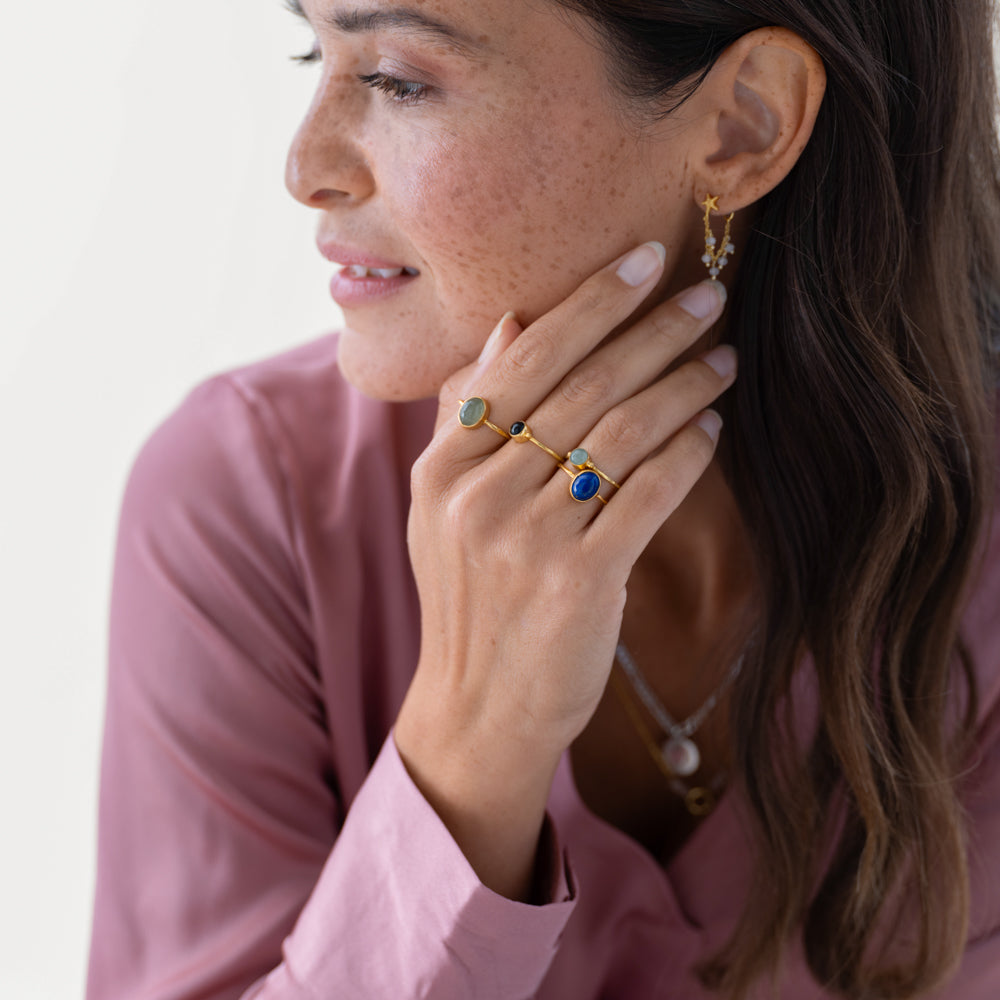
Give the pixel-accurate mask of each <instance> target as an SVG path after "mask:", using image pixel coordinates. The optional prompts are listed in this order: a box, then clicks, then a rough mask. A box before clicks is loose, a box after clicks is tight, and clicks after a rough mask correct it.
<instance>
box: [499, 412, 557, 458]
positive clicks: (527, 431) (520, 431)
mask: <svg viewBox="0 0 1000 1000" xmlns="http://www.w3.org/2000/svg"><path fill="white" fill-rule="evenodd" d="M510 436H511V437H512V438H513V439H514V440H515V441H530V442H531V443H532V444H533V445H536V446H537V447H539V448H541V449H542V451H544V452H545V453H546V454H547V455H551V456H552V457H553V458H554V459H555V460H556V461H557V462H558V463H559V464H560V465H562V460H563V459H562V455H560V454H558V452H554V451H553V450H552V449H551V448H550V447H548V445H544V444H542V442H541V441H539V440H538V438H536V437H535V436H534V435H533V434H532V433H531V428H530V427H529V426H528V425H527V424H526V423H525V422H524V421H523V420H517V421H515V422H514V423H512V424H511V425H510Z"/></svg>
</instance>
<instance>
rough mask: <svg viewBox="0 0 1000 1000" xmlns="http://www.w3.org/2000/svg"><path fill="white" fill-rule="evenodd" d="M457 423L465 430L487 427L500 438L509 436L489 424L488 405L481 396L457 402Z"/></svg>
mask: <svg viewBox="0 0 1000 1000" xmlns="http://www.w3.org/2000/svg"><path fill="white" fill-rule="evenodd" d="M458 403H459V408H458V422H459V423H460V424H461V425H462V426H463V427H464V428H466V430H470V431H471V430H475V429H476V428H477V427H489V429H490V430H491V431H496V432H497V434H499V435H500V437H502V438H505V439H508V440H509V438H510V435H509V434H508V433H507V432H506V431H505V430H504V429H503V428H502V427H497V425H496V424H491V423H490V421H489V420H488V419H487V417H489V415H490V404H489V403H487V402H486V400H485V399H483V397H482V396H471V397H470V398H469V399H460V400H459V401H458Z"/></svg>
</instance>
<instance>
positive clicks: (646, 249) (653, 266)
mask: <svg viewBox="0 0 1000 1000" xmlns="http://www.w3.org/2000/svg"><path fill="white" fill-rule="evenodd" d="M666 259H667V251H666V250H665V249H664V247H663V244H662V243H657V242H656V241H655V240H652V241H651V242H649V243H643V245H642V246H641V247H636V249H635V250H633V251H632V252H631V253H630V254H629V255H628V256H627V257H626V258H625V259H624V260H623V261H622V262H621V263H620V264H619V265H618V272H617V274H618V277H619V278H621V279H622V281H624V282H625V284H626V285H631V286H632V287H633V288H638V287H639V285H642V284H644V283H645V282H647V281H649V279H650V278H652V277H653V275H654V274H656V273H657V272H658V271H659V270H660V268H662V267H663V262H664V261H665V260H666Z"/></svg>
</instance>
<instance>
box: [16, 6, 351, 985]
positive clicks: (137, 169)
mask: <svg viewBox="0 0 1000 1000" xmlns="http://www.w3.org/2000/svg"><path fill="white" fill-rule="evenodd" d="M311 41H312V36H311V33H310V32H309V30H308V28H307V27H305V26H304V25H301V24H299V23H298V22H297V20H296V19H295V18H293V17H292V15H290V14H288V13H286V12H285V11H284V10H283V9H282V6H281V2H280V0H159V2H152V0H98V2H93V0H20V2H16V3H15V2H10V3H5V4H4V11H3V25H2V28H0V447H2V465H0V470H2V471H0V588H2V590H0V656H2V670H3V677H4V683H3V689H2V697H0V761H2V765H0V767H2V770H0V776H2V798H0V803H2V805H0V997H2V998H5V1000H36V998H37V1000H62V998H69V1000H72V998H78V997H81V996H82V994H83V983H84V975H85V967H86V952H87V947H88V943H89V927H88V924H89V919H90V907H91V898H92V892H93V877H94V873H93V866H94V852H95V821H96V802H97V768H98V759H99V750H100V734H101V724H102V717H103V697H104V692H103V685H104V670H105V666H104V660H105V651H106V630H107V608H108V596H109V589H110V583H111V565H112V557H113V549H114V536H115V529H116V522H117V514H118V505H119V503H120V499H121V492H122V489H123V487H124V484H125V478H126V476H127V473H128V470H129V468H130V465H131V462H132V460H133V459H134V457H135V454H136V452H137V450H138V448H139V447H140V446H141V444H142V442H143V441H144V440H145V438H146V437H147V436H148V434H149V433H150V432H151V431H152V429H153V428H154V427H155V426H156V425H157V424H158V423H159V422H160V421H161V420H162V419H163V418H164V417H165V416H166V415H167V414H168V413H169V412H170V411H171V410H172V409H173V408H174V407H175V406H176V405H177V404H178V403H179V402H180V400H181V399H182V397H183V396H184V395H185V394H186V393H187V392H188V391H189V390H190V389H191V388H192V387H193V386H194V385H195V384H196V383H197V382H198V381H200V380H202V379H204V378H205V377H207V376H208V375H210V374H213V373H214V372H216V371H220V370H224V369H227V368H230V367H233V366H235V365H237V364H241V363H243V362H246V361H251V360H254V359H256V358H259V357H264V356H266V355H269V354H273V353H277V352H278V351H280V350H283V349H285V348H288V347H291V346H294V345H295V344H298V343H302V342H304V341H306V340H311V339H312V338H314V337H316V336H319V335H321V334H322V333H325V332H326V331H327V330H329V329H331V328H333V327H334V326H336V325H337V322H338V317H337V315H336V312H335V307H334V305H333V303H332V301H331V300H330V298H329V296H328V294H327V290H326V283H327V280H328V278H329V275H330V273H331V272H332V268H333V265H331V264H329V263H328V262H326V261H324V260H323V259H322V258H321V257H320V256H319V254H318V252H317V250H316V248H315V245H314V243H313V240H314V233H315V228H314V227H315V222H316V213H315V212H312V211H310V210H309V209H307V208H305V207H304V206H302V205H300V204H298V203H297V202H296V201H294V200H293V199H292V197H291V196H290V195H289V194H288V193H287V191H286V190H285V187H284V180H283V173H284V159H285V153H286V150H287V147H288V143H289V141H290V139H291V137H292V135H293V134H294V131H295V128H296V127H297V125H298V122H299V120H300V118H301V116H302V114H303V113H304V112H305V109H306V107H307V106H308V102H309V97H310V95H311V91H312V87H313V86H314V84H315V81H316V80H317V79H318V72H319V71H318V69H317V68H315V67H302V66H299V65H298V64H296V63H293V62H291V61H289V59H288V56H289V55H291V54H292V53H298V52H305V51H307V50H308V48H309V47H310V45H311Z"/></svg>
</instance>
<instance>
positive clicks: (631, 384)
mask: <svg viewBox="0 0 1000 1000" xmlns="http://www.w3.org/2000/svg"><path fill="white" fill-rule="evenodd" d="M713 286H714V287H713ZM720 288H722V286H719V285H718V282H713V281H705V282H701V283H699V284H697V285H694V286H692V287H691V288H687V289H685V290H684V291H683V292H680V293H679V294H678V295H676V296H674V297H673V298H672V299H670V300H668V301H667V302H664V303H663V304H661V305H660V306H657V308H656V309H654V310H652V312H650V313H649V315H647V316H645V317H643V318H642V319H641V320H640V321H639V322H638V323H636V324H635V326H633V327H632V328H630V329H629V330H627V331H625V332H624V333H623V334H622V335H621V336H620V337H617V338H616V339H615V340H614V341H612V342H611V343H610V344H607V345H606V346H604V347H602V348H600V349H599V350H598V351H595V352H594V353H593V354H592V355H590V356H589V357H587V358H585V359H584V360H583V361H582V362H581V363H580V364H579V365H577V366H576V367H575V368H574V369H573V370H572V371H571V372H570V373H569V374H568V375H566V377H565V378H563V379H562V381H561V382H560V383H559V385H558V387H557V388H556V389H555V391H554V392H552V393H551V395H550V396H549V397H548V398H547V399H546V400H545V401H544V402H543V403H542V404H541V405H540V406H539V407H538V409H537V410H536V411H535V412H534V413H532V414H531V416H530V421H531V426H532V427H533V428H534V429H535V431H536V432H537V433H539V434H544V435H546V436H547V437H548V439H550V441H551V442H553V447H554V448H555V449H556V450H558V451H560V452H561V453H563V454H565V453H566V452H567V451H569V449H571V448H573V447H576V446H577V445H578V444H579V443H580V440H581V438H583V437H584V435H586V434H588V433H589V432H590V430H591V428H592V427H593V426H594V425H595V424H596V423H597V422H598V421H599V420H600V419H601V418H602V417H604V415H605V414H607V413H609V411H613V410H614V408H615V407H616V406H618V405H619V404H620V403H621V402H622V401H623V400H626V399H628V398H629V397H631V396H633V395H634V394H635V393H637V392H639V391H640V390H642V389H643V388H645V387H646V386H648V385H649V384H650V383H651V382H653V381H654V380H655V379H657V378H659V377H660V374H661V373H662V372H663V371H664V369H666V368H667V367H668V366H669V365H670V364H671V363H672V362H674V361H676V359H677V358H678V357H679V356H680V355H681V354H682V353H683V352H684V351H685V350H686V349H687V348H689V347H690V346H691V345H692V344H694V343H695V342H696V341H697V340H698V339H699V338H700V337H701V336H702V335H703V334H705V333H706V332H707V331H708V330H709V328H710V327H711V326H712V324H713V323H714V322H715V321H716V320H717V319H718V317H719V315H720V313H721V312H722V309H723V306H724V304H725V290H724V289H723V290H722V291H721V292H720V291H719V289H720ZM710 401H711V398H709V399H706V400H704V401H703V402H702V403H701V404H700V405H699V406H698V407H697V408H694V409H691V410H689V411H688V412H687V413H686V414H685V415H684V420H685V421H686V420H688V419H690V417H691V416H692V415H693V414H694V413H696V412H697V411H698V409H702V408H703V407H704V406H706V405H708V403H709V402H710ZM682 422H683V421H682ZM677 426H679V424H678V425H677ZM675 429H676V428H675ZM622 433H623V434H624V435H625V436H626V437H628V438H629V439H630V438H631V435H629V432H628V427H627V426H623V427H622ZM659 440H660V439H658V443H659Z"/></svg>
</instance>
